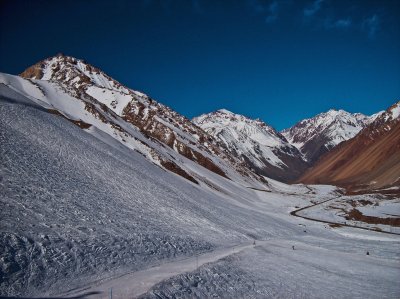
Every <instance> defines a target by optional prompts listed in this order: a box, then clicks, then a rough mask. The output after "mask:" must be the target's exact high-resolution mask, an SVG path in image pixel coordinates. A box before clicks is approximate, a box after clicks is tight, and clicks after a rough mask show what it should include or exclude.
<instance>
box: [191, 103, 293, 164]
mask: <svg viewBox="0 0 400 299" xmlns="http://www.w3.org/2000/svg"><path fill="white" fill-rule="evenodd" d="M193 122H194V123H195V124H197V125H198V126H199V127H201V128H202V129H203V130H205V131H206V132H207V133H209V134H211V135H212V136H215V137H217V138H219V139H220V140H221V141H222V142H223V143H224V144H225V145H226V146H227V147H228V148H229V149H231V150H232V151H234V152H235V153H236V155H237V156H245V157H246V158H247V159H249V160H250V161H251V162H252V163H254V165H255V166H257V167H259V168H262V167H264V166H265V163H266V162H267V163H269V164H271V165H273V166H275V167H278V168H281V169H282V168H285V167H287V166H286V164H285V163H284V162H283V161H282V160H281V159H280V158H279V155H278V154H277V152H279V151H280V150H281V148H283V147H288V146H289V147H290V145H289V144H288V143H287V142H286V140H285V139H284V138H283V137H282V136H280V135H279V133H277V132H276V131H275V130H274V129H273V128H272V127H270V126H268V125H266V124H265V123H263V122H261V121H259V120H252V119H249V118H247V117H245V116H243V115H239V114H235V113H232V112H230V111H228V110H226V109H220V110H218V111H216V112H214V113H209V114H203V115H201V116H199V117H196V118H194V119H193ZM289 154H290V153H289ZM300 159H301V158H300Z"/></svg>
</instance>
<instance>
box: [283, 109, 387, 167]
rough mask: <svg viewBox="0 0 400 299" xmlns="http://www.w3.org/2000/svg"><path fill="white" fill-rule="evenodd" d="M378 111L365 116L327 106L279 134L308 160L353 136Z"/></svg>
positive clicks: (373, 117)
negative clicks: (329, 108)
mask: <svg viewBox="0 0 400 299" xmlns="http://www.w3.org/2000/svg"><path fill="white" fill-rule="evenodd" d="M381 113H382V112H379V113H377V114H374V115H372V116H366V115H364V114H361V113H354V114H352V113H349V112H346V111H344V110H334V109H331V110H329V111H328V112H325V113H320V114H318V115H316V116H315V117H312V118H308V119H304V120H302V121H300V122H298V123H297V124H295V125H294V126H293V127H291V128H288V129H285V130H283V131H282V132H281V133H282V135H284V136H285V137H286V139H287V140H288V141H289V142H290V143H291V144H293V145H294V146H296V147H297V148H298V149H299V150H300V151H301V152H302V153H303V154H304V155H305V157H306V159H307V160H308V161H310V162H311V163H312V162H315V161H316V160H318V158H319V157H320V156H321V155H322V154H324V153H326V152H327V151H329V150H331V149H332V148H334V147H335V146H337V145H338V144H339V143H341V142H343V141H345V140H349V139H351V138H353V137H354V136H356V135H357V133H358V132H360V130H361V129H363V128H364V127H365V126H366V125H368V124H369V123H371V122H372V121H373V120H374V119H375V118H376V117H378V116H379V115H380V114H381Z"/></svg>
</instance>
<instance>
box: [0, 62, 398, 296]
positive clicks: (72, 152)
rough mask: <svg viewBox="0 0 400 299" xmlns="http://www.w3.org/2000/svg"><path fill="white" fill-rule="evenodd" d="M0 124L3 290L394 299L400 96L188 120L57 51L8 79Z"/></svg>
mask: <svg viewBox="0 0 400 299" xmlns="http://www.w3.org/2000/svg"><path fill="white" fill-rule="evenodd" d="M0 127H1V130H0V141H1V142H0V143H1V147H0V157H1V159H0V162H1V163H0V164H1V165H0V166H1V167H0V189H1V192H0V204H1V206H2V209H0V227H1V229H0V296H3V297H21V296H22V297H25V298H44V297H46V298H55V297H60V298H61V297H62V298H67V297H68V298H83V297H88V298H89V297H91V298H92V297H93V298H110V297H111V295H113V296H114V297H118V298H127V297H134V298H172V297H198V298H209V297H221V298H225V297H229V298H246V297H257V298H258V297H262V298H264V297H270V296H271V294H272V295H274V296H275V295H276V296H278V297H283V298H292V297H296V296H297V295H298V294H300V293H301V294H303V295H304V296H305V297H307V298H333V297H349V296H350V297H357V296H358V297H360V296H361V297H363V298H368V297H371V296H372V297H376V298H380V297H382V296H383V297H393V296H392V295H393V294H395V295H396V294H398V293H399V289H398V287H397V285H398V284H397V280H398V279H397V278H398V273H399V269H397V268H396V265H397V261H398V254H397V253H398V242H397V241H396V239H394V238H398V237H396V236H395V235H394V234H399V233H400V231H399V226H398V223H399V220H398V215H399V214H398V212H397V210H398V206H399V197H398V194H399V185H400V182H399V177H400V159H399V157H400V155H399V153H400V148H399V147H400V146H399V144H400V131H399V130H400V103H399V102H398V103H395V104H394V105H393V106H391V107H389V108H388V109H387V110H386V111H382V112H378V113H377V114H374V115H372V116H365V115H361V114H351V113H348V112H345V111H343V110H339V111H337V110H330V111H328V112H326V113H321V114H319V115H317V116H315V117H313V118H310V119H307V120H304V121H301V122H299V123H298V124H296V125H294V126H293V127H292V128H289V129H287V130H284V131H282V132H279V131H277V130H275V129H274V128H273V127H272V126H270V125H269V124H268V123H266V122H264V121H262V120H259V119H251V118H249V117H246V116H244V115H241V114H239V113H233V112H231V111H228V110H226V109H220V110H217V111H214V112H211V113H207V114H203V115H200V116H198V117H195V118H193V119H192V120H189V119H188V118H186V117H184V116H182V115H180V114H179V113H177V112H175V111H173V110H172V109H170V108H169V107H167V106H165V105H163V104H161V103H159V102H157V101H156V100H154V99H152V98H151V97H150V96H148V95H146V94H143V93H142V92H139V91H136V90H133V89H130V88H128V87H125V86H123V85H122V84H120V83H119V82H118V81H116V80H114V79H113V78H111V77H110V76H108V75H107V74H105V73H104V72H102V71H101V70H99V69H97V68H95V67H93V66H91V65H90V64H88V63H86V62H85V61H83V60H80V59H76V58H73V57H69V56H65V55H62V54H59V55H56V56H54V57H51V58H48V59H45V60H43V61H40V62H38V63H37V64H34V65H33V66H31V67H29V68H27V69H26V70H25V71H24V72H22V73H21V74H20V75H19V76H15V75H9V74H3V73H0ZM313 144H315V148H314V147H313ZM326 184H328V185H326ZM331 185H336V186H339V188H338V187H336V186H331ZM344 189H346V190H344ZM344 191H347V193H349V194H350V195H352V196H348V195H346V194H343V193H344ZM376 192H379V193H387V194H388V195H387V196H385V195H382V194H379V195H378V196H377V195H375V194H370V193H376ZM354 193H368V194H357V195H355V196H353V195H354ZM393 195H395V196H393ZM313 220H316V221H313ZM360 221H361V222H360ZM321 222H322V223H321ZM346 223H347V225H346ZM360 223H361V224H362V227H360V226H361V224H360ZM343 226H351V227H352V228H350V227H343ZM357 227H358V228H357ZM360 228H361V229H360ZM382 232H384V233H386V235H384V236H380V234H381V233H382ZM392 237H393V239H390V238H392ZM360 238H364V239H360ZM371 238H382V239H374V240H372V239H371ZM381 240H383V241H381ZM388 240H389V241H388ZM317 244H318V245H317ZM367 251H370V252H372V254H373V255H375V256H372V257H371V256H367V255H365V254H364V253H362V254H360V252H367ZM377 259H379V260H380V262H379V263H377V262H376V261H377ZM321 261H322V262H321ZM265 265H268V267H265ZM316 267H317V268H316ZM299 269H301V271H299ZM316 269H317V270H318V271H316ZM365 269H368V273H366V272H365ZM321 273H322V274H324V275H322V276H321ZM354 273H359V274H360V275H354ZM304 277H307V281H306V283H305V281H304ZM377 281H379V285H380V286H382V288H376V282H377ZM312 285H315V286H317V287H315V288H314V287H312V288H309V286H312ZM338 285H339V286H340V288H338V287H337V286H338ZM382 290H385V294H382ZM111 292H112V294H111ZM299 292H300V293H299ZM371 294H372V295H371ZM386 295H387V296H386Z"/></svg>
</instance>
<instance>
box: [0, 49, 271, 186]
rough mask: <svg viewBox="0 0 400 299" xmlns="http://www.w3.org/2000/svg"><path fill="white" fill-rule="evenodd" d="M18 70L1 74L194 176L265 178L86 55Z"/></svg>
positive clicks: (156, 159) (55, 107) (63, 110)
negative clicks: (87, 59)
mask: <svg viewBox="0 0 400 299" xmlns="http://www.w3.org/2000/svg"><path fill="white" fill-rule="evenodd" d="M20 76H21V77H22V78H12V77H10V76H7V75H5V76H3V77H2V76H0V82H1V81H4V82H5V83H6V84H7V85H9V86H11V85H13V88H14V87H15V88H16V89H18V90H19V87H18V86H19V85H21V84H23V85H27V86H29V88H30V89H34V90H35V93H36V94H39V97H40V99H39V101H40V103H43V102H46V106H47V107H48V109H50V110H51V111H55V112H56V113H60V114H62V115H64V116H66V117H67V118H69V119H71V120H74V121H77V122H84V123H86V126H87V127H91V126H92V127H94V128H96V130H97V129H98V130H100V131H103V132H104V133H106V134H108V135H110V136H112V137H113V138H115V139H117V140H118V141H120V142H121V143H122V144H123V145H126V146H128V147H130V148H131V149H135V150H137V151H139V152H141V153H142V154H143V155H145V156H146V157H147V158H148V159H149V160H151V161H152V162H153V163H156V164H158V165H159V166H161V167H163V168H166V169H168V170H170V171H172V172H174V173H176V174H178V175H180V176H182V177H184V178H186V179H188V180H190V181H192V182H196V183H198V181H205V180H207V179H206V178H205V176H204V174H203V172H204V169H202V168H205V169H207V170H209V171H210V172H212V173H214V174H217V175H220V176H223V177H230V178H237V179H238V180H242V179H244V176H245V177H246V178H245V179H246V180H247V179H250V180H252V179H255V180H257V181H262V182H265V180H264V179H263V178H262V177H260V176H258V175H257V174H254V173H252V172H251V170H250V169H249V168H247V166H246V165H245V164H243V163H242V162H241V161H240V160H239V159H237V158H235V157H233V156H231V155H230V154H229V151H228V150H227V149H226V148H225V147H224V146H223V144H222V143H220V142H219V141H218V140H217V139H215V138H213V137H212V136H210V135H208V134H207V133H206V132H204V131H203V130H202V129H200V128H199V127H198V126H196V125H194V124H193V123H192V122H190V120H189V119H187V118H186V117H184V116H182V115H180V114H179V113H177V112H175V111H173V110H172V109H170V108H169V107H167V106H165V105H162V104H160V103H158V102H156V101H155V100H153V99H151V98H150V97H149V96H147V95H145V94H143V93H141V92H138V91H134V90H131V89H129V88H127V87H125V86H123V85H122V84H120V83H119V82H118V81H116V80H114V79H113V78H111V77H109V76H108V75H106V74H105V73H104V72H102V71H101V70H99V69H98V68H96V67H94V66H91V65H90V64H88V63H86V62H85V61H83V60H80V59H76V58H74V57H70V56H65V55H63V54H59V55H56V56H54V57H50V58H48V59H45V60H43V61H40V62H39V63H36V64H35V65H33V66H31V67H29V68H28V69H27V70H25V71H24V72H23V73H22V74H21V75H20ZM23 78H25V79H23ZM185 159H186V160H185ZM192 164H195V165H197V166H195V167H194V166H193V165H192ZM198 166H201V167H202V168H201V167H200V168H198ZM195 176H196V177H197V179H195V178H194V177H195Z"/></svg>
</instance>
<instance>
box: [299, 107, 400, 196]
mask: <svg viewBox="0 0 400 299" xmlns="http://www.w3.org/2000/svg"><path fill="white" fill-rule="evenodd" d="M299 181H300V182H304V183H324V184H336V185H340V186H343V187H346V188H347V189H348V190H349V191H351V192H359V191H365V190H377V189H384V188H392V189H393V190H399V189H398V187H396V186H400V102H398V103H396V104H394V105H393V106H391V107H390V108H388V109H387V110H386V111H385V112H382V113H380V114H379V115H378V116H376V117H375V120H374V121H373V122H372V123H370V124H369V125H367V126H366V127H365V128H364V129H362V130H361V131H360V133H359V134H357V136H356V137H354V138H353V139H350V140H348V141H345V142H343V143H341V144H340V145H338V146H337V147H336V148H334V149H333V150H332V151H331V152H329V153H327V154H326V155H324V156H323V157H321V159H320V160H319V161H318V162H317V164H316V165H315V166H314V167H312V168H311V169H310V170H308V171H307V172H306V173H305V174H304V175H303V176H302V177H301V178H300V180H299Z"/></svg>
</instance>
